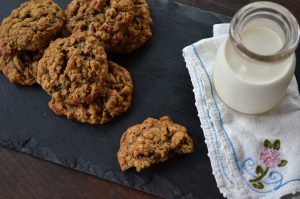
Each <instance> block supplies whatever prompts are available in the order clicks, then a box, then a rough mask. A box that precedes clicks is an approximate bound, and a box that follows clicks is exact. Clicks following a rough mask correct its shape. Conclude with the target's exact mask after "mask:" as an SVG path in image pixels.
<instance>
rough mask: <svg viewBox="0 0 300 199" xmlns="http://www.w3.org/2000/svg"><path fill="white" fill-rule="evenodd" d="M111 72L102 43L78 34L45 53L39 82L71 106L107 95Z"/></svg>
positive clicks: (52, 46) (39, 69)
mask: <svg viewBox="0 0 300 199" xmlns="http://www.w3.org/2000/svg"><path fill="white" fill-rule="evenodd" d="M107 72H108V63H107V56H106V53H105V51H104V48H103V46H102V43H101V42H99V40H98V39H97V38H95V37H93V36H88V35H86V34H84V33H80V32H78V33H74V34H73V35H71V36H70V37H67V38H60V39H57V40H55V41H54V42H52V43H51V44H50V46H49V47H48V48H47V49H46V50H45V52H44V55H43V57H42V58H41V60H40V61H39V63H38V67H37V82H38V83H39V84H40V85H41V86H42V88H43V89H44V90H45V91H46V92H47V93H48V94H49V95H51V96H52V97H54V98H56V99H57V100H59V101H64V102H66V103H68V104H78V103H89V102H93V101H94V100H95V99H96V98H97V97H99V96H101V95H103V94H104V91H105V90H104V86H105V85H104V84H105V81H106V77H107Z"/></svg>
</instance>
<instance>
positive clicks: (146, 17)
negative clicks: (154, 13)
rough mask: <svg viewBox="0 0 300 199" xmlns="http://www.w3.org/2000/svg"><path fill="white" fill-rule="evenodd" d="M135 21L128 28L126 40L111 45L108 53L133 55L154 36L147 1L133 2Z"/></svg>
mask: <svg viewBox="0 0 300 199" xmlns="http://www.w3.org/2000/svg"><path fill="white" fill-rule="evenodd" d="M133 3H134V19H133V22H131V24H130V25H129V26H128V28H127V30H126V32H125V35H124V39H122V40H121V41H120V42H119V43H118V44H116V45H109V46H108V49H107V50H108V51H110V52H114V53H131V52H132V51H134V50H136V49H138V48H140V47H142V46H143V45H144V44H145V43H146V42H147V41H148V40H149V39H150V38H151V36H152V32H151V26H152V24H153V22H152V18H151V14H150V10H149V6H148V4H147V2H146V0H133Z"/></svg>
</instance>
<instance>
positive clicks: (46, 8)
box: [0, 0, 66, 51]
mask: <svg viewBox="0 0 300 199" xmlns="http://www.w3.org/2000/svg"><path fill="white" fill-rule="evenodd" d="M65 20H66V17H65V14H64V12H63V10H62V9H61V8H60V7H59V6H58V5H57V4H56V3H54V2H53V1H52V0H29V1H27V2H25V3H23V4H21V6H20V7H19V8H17V9H15V10H13V11H12V13H11V15H10V16H8V17H7V18H5V19H4V20H3V21H2V24H1V29H0V40H2V41H6V42H8V44H9V45H10V46H11V47H12V48H13V49H14V50H18V51H23V50H28V51H37V50H39V49H40V48H44V47H46V46H47V45H48V44H49V42H50V41H51V40H52V39H53V38H54V37H55V36H56V34H57V33H58V32H59V31H61V29H62V27H63V25H64V22H65Z"/></svg>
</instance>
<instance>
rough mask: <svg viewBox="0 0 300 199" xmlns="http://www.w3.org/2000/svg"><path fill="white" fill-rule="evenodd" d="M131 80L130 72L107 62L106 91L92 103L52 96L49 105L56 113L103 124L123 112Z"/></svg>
mask: <svg viewBox="0 0 300 199" xmlns="http://www.w3.org/2000/svg"><path fill="white" fill-rule="evenodd" d="M132 90H133V85H132V80H131V76H130V73H129V72H128V71H127V70H126V69H125V68H123V67H122V66H120V65H118V64H116V63H114V62H111V61H110V62H109V71H108V76H107V82H106V92H105V95H104V96H102V97H98V98H97V99H96V100H95V101H94V102H92V103H81V104H77V105H70V104H68V103H65V102H63V101H61V100H58V99H56V98H54V97H53V98H52V100H51V101H50V102H49V107H50V109H51V110H53V111H54V112H55V113H56V114H57V115H65V116H67V117H68V118H70V119H76V120H78V121H81V122H87V123H90V124H104V123H107V122H109V121H111V120H112V119H113V118H114V117H116V116H118V115H120V114H121V113H123V112H125V111H126V110H127V109H128V108H129V107H130V104H131V100H132Z"/></svg>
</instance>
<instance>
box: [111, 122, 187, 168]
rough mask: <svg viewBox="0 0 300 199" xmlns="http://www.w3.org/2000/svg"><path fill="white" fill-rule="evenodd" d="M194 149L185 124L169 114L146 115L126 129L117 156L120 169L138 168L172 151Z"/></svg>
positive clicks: (156, 161)
mask: <svg viewBox="0 0 300 199" xmlns="http://www.w3.org/2000/svg"><path fill="white" fill-rule="evenodd" d="M192 151H193V140H192V139H191V137H190V136H189V135H188V133H187V130H186V128H185V127H184V126H181V125H179V124H176V123H173V122H172V120H171V118H170V117H167V116H165V117H162V118H160V119H154V118H148V119H146V120H145V121H144V122H143V123H141V124H137V125H134V126H132V127H130V128H129V129H127V130H126V132H125V133H124V134H123V136H122V138H121V140H120V149H119V151H118V154H117V157H118V161H119V164H120V167H121V169H122V171H126V170H128V169H130V168H132V167H135V168H136V170H137V171H138V172H139V171H141V170H142V169H144V168H147V167H150V166H151V165H153V164H156V163H159V162H164V161H166V160H168V158H169V157H170V156H171V155H173V154H186V153H191V152H192Z"/></svg>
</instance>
